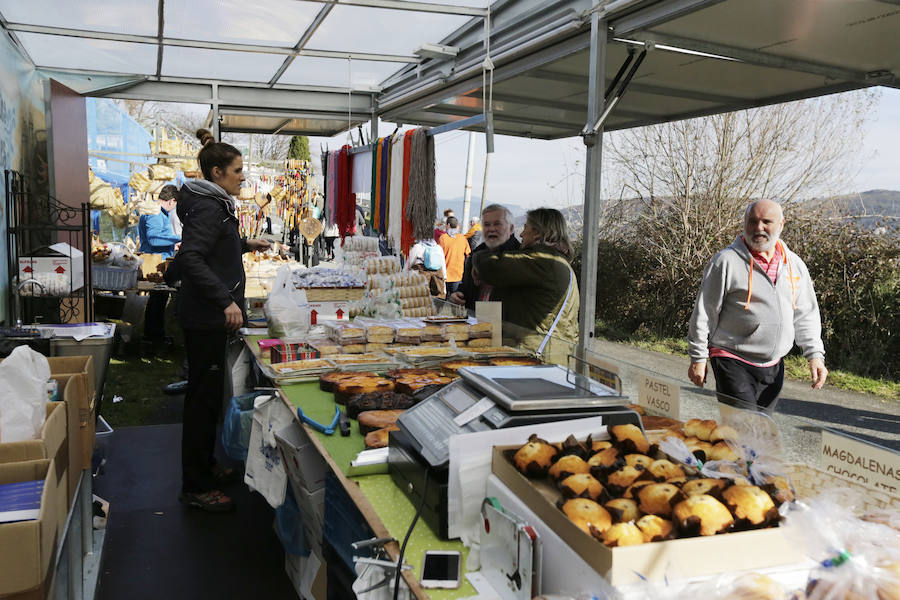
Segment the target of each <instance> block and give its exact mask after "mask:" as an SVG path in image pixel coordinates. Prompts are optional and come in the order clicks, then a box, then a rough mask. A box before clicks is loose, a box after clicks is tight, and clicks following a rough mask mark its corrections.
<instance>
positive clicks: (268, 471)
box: [244, 396, 294, 508]
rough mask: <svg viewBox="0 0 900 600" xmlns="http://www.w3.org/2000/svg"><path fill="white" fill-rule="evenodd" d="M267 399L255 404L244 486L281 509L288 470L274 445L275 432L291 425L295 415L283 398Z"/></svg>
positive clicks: (261, 398)
mask: <svg viewBox="0 0 900 600" xmlns="http://www.w3.org/2000/svg"><path fill="white" fill-rule="evenodd" d="M264 398H265V396H260V397H259V398H257V399H256V403H255V404H254V410H253V423H252V425H251V427H250V448H249V450H248V451H247V470H246V472H245V474H244V483H246V484H247V486H248V487H249V488H250V489H251V490H256V491H257V492H259V493H260V494H262V496H263V498H265V499H266V502H268V503H269V504H270V505H271V506H272V508H278V507H279V506H281V505H282V503H284V493H285V490H286V489H287V471H285V469H284V463H283V462H282V459H281V452H280V451H279V449H278V445H277V444H276V442H275V432H276V431H278V430H279V429H281V428H283V427H287V426H288V425H290V424H291V423H292V422H293V421H294V415H293V413H291V411H290V410H289V409H288V407H287V406H286V405H285V403H284V402H283V401H282V400H281V398H278V397H277V396H276V397H272V398H271V399H270V400H264Z"/></svg>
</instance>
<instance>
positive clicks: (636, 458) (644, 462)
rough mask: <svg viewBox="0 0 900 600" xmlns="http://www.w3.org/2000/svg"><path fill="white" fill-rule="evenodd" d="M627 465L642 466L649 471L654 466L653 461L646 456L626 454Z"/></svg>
mask: <svg viewBox="0 0 900 600" xmlns="http://www.w3.org/2000/svg"><path fill="white" fill-rule="evenodd" d="M625 464H626V465H628V466H629V467H636V466H638V465H640V466H641V468H642V469H648V468H650V465H652V464H653V459H652V458H650V457H649V456H647V455H646V454H626V455H625Z"/></svg>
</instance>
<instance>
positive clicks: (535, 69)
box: [0, 0, 900, 349]
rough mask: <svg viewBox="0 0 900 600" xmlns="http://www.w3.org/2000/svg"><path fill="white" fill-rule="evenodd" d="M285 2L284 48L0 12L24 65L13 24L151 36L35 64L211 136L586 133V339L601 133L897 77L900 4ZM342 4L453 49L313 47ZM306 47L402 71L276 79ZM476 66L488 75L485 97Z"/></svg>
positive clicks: (88, 36) (48, 30)
mask: <svg viewBox="0 0 900 600" xmlns="http://www.w3.org/2000/svg"><path fill="white" fill-rule="evenodd" d="M2 1H3V0H0V2H2ZM60 1H61V0H60ZM123 1H124V0H123ZM196 1H201V2H202V1H211V0H196ZM459 1H460V2H463V1H466V0H459ZM284 2H285V3H287V4H291V5H294V4H296V3H305V4H318V5H321V6H320V7H319V8H318V9H317V11H316V12H315V16H314V17H313V18H312V19H311V21H310V22H309V23H308V24H307V25H306V27H305V29H304V30H303V31H297V32H296V34H297V35H296V38H295V39H297V42H296V43H295V44H293V45H291V46H287V45H284V46H281V45H266V44H252V43H251V44H246V43H231V42H214V41H208V40H199V39H184V38H182V37H176V36H167V35H166V27H167V24H166V22H165V15H166V12H165V6H166V5H165V0H158V4H157V28H156V32H155V35H132V34H126V33H122V32H118V33H115V32H113V33H107V32H101V31H95V30H92V29H91V28H90V27H86V26H84V24H77V23H76V24H73V26H71V27H68V26H67V27H58V26H50V25H48V24H47V23H40V22H37V23H19V22H9V21H8V20H7V19H6V18H4V15H2V14H0V26H2V28H3V29H4V31H5V33H6V34H7V35H8V36H9V37H10V39H11V40H12V41H13V43H14V44H15V45H16V46H18V47H19V49H20V50H21V51H22V53H23V55H24V56H25V57H26V58H27V59H28V60H31V58H30V57H29V55H28V52H27V50H26V46H25V45H23V44H22V42H21V40H20V39H19V37H18V36H19V35H22V36H23V37H24V36H26V35H28V36H33V35H45V36H47V35H52V36H57V37H60V38H72V39H77V40H82V41H84V40H102V41H105V42H107V43H110V44H112V43H120V44H126V45H130V47H134V46H136V45H146V46H155V47H156V50H157V52H156V55H155V58H156V61H155V64H154V67H155V68H154V69H152V70H150V69H149V68H148V69H147V72H141V73H127V72H126V73H122V72H103V71H101V70H98V69H92V68H87V69H81V70H79V69H62V68H60V67H61V65H53V64H49V65H37V66H38V67H40V68H41V69H42V70H44V71H45V72H46V74H48V75H50V76H53V77H56V78H59V79H61V80H62V81H63V82H64V83H66V84H68V85H70V86H71V87H73V88H74V89H76V90H78V91H79V92H81V93H83V94H86V95H93V96H106V97H115V98H133V99H142V100H157V101H166V102H189V103H203V104H209V105H210V106H211V120H212V125H213V127H214V128H216V134H218V132H219V126H220V123H219V121H220V119H221V120H222V123H221V130H222V131H254V132H257V131H258V132H261V133H282V134H308V135H334V134H337V133H339V132H341V131H344V130H346V129H347V128H354V127H357V126H358V125H360V124H361V123H363V122H365V121H370V123H371V128H372V132H371V136H372V138H374V137H377V124H378V118H379V117H381V118H384V119H386V120H391V121H394V122H400V123H406V124H419V125H431V126H439V127H441V129H440V130H450V129H453V128H466V129H469V130H475V131H483V130H486V129H487V130H492V131H494V132H496V133H501V134H506V135H516V136H522V137H535V138H548V139H552V138H560V137H566V136H573V135H581V134H583V139H584V142H585V146H586V165H587V168H586V182H585V205H584V208H585V219H584V222H585V230H584V239H585V242H586V243H585V246H584V251H585V259H584V261H583V270H582V290H581V293H582V302H581V311H582V312H581V315H580V317H581V319H580V320H581V332H580V333H581V339H580V343H581V348H582V349H583V348H584V346H585V345H586V344H589V343H590V338H591V337H592V336H593V322H594V296H595V293H594V288H595V285H596V280H595V278H596V261H597V256H596V244H597V233H598V232H597V226H598V223H597V222H596V221H597V218H596V215H597V208H598V203H599V200H600V199H599V194H600V174H601V173H600V157H601V154H602V133H603V131H611V130H616V129H625V128H630V127H638V126H642V125H649V124H653V123H661V122H667V121H673V120H680V119H685V118H690V117H696V116H702V115H710V114H716V113H721V112H729V111H734V110H739V109H745V108H750V107H756V106H763V105H767V104H773V103H779V102H786V101H790V100H798V99H802V98H810V97H817V96H822V95H826V94H832V93H836V92H842V91H848V90H854V89H859V88H864V87H869V86H874V85H883V86H891V87H900V79H898V74H900V36H897V35H896V31H898V30H900V11H898V10H897V3H898V0H855V1H854V2H821V1H820V0H754V1H753V2H746V0H496V1H494V2H493V3H492V4H491V5H490V7H489V8H484V7H472V6H460V5H454V4H452V3H437V2H435V3H431V2H417V1H411V0H284ZM339 6H340V7H364V8H366V9H373V8H377V9H390V10H395V11H407V12H414V13H415V12H418V13H423V14H425V13H428V14H432V15H445V16H447V15H455V16H465V17H469V20H468V21H466V22H465V23H464V24H462V25H457V26H456V29H455V31H452V32H448V34H447V35H445V37H444V38H443V39H441V40H437V41H439V42H440V44H441V45H444V46H451V47H453V50H454V52H453V53H452V55H448V56H447V57H438V58H423V57H419V56H415V55H413V54H402V53H400V54H398V53H385V52H383V51H382V52H379V51H378V50H377V49H372V51H366V52H358V51H352V52H351V51H349V50H347V51H344V50H341V49H338V50H334V49H326V48H318V49H317V48H315V47H314V45H311V43H313V42H314V40H315V39H316V37H315V36H316V33H317V32H320V31H321V29H322V26H323V25H324V24H327V23H330V21H329V19H331V18H332V17H333V15H334V13H335V8H336V7H339ZM342 10H347V9H346V8H343V9H342ZM310 14H312V11H310ZM458 22H459V21H456V23H458ZM67 25H68V24H67ZM374 25H376V26H377V25H379V24H378V23H376V24H374ZM384 25H385V26H386V28H388V27H389V26H390V25H391V24H390V23H385V24H384ZM485 30H487V31H488V32H489V38H487V39H486V36H485ZM395 33H396V34H397V35H399V34H400V33H401V32H395ZM413 33H415V32H413ZM418 41H420V42H435V41H436V40H418ZM165 48H189V49H202V50H205V51H209V52H240V53H253V54H255V55H269V56H283V57H284V58H283V59H282V61H281V63H280V65H279V66H278V67H277V68H275V69H274V70H273V72H272V73H271V74H270V75H267V76H265V77H260V78H259V79H260V80H259V81H253V82H247V81H231V80H222V79H215V78H209V79H204V78H199V77H176V76H172V75H171V74H170V73H167V72H166V64H165V59H164V50H165ZM635 48H637V49H639V50H642V51H643V50H646V51H647V54H646V60H645V61H644V62H643V64H641V65H640V68H639V69H638V70H637V71H636V73H634V74H633V75H634V77H633V80H631V81H630V83H629V84H628V86H627V88H624V87H623V88H622V89H621V90H620V92H621V93H620V94H619V97H620V98H621V95H622V93H624V91H625V90H626V89H627V91H628V95H627V97H625V98H624V99H621V100H620V101H619V102H618V103H617V104H615V106H613V107H612V109H611V110H610V111H609V114H608V115H604V110H605V108H606V106H605V104H604V91H605V89H606V88H607V86H608V79H609V78H608V76H607V75H608V74H610V73H615V72H616V69H617V68H619V65H622V64H623V62H624V60H625V58H626V56H627V55H628V54H629V53H630V52H633V51H634V49H635ZM423 56H424V55H423ZM304 57H314V58H318V59H335V58H340V59H345V60H349V61H353V60H357V61H375V62H378V63H384V64H391V63H395V64H396V65H397V67H398V68H397V70H396V71H395V72H394V73H393V74H392V75H390V76H388V77H387V78H385V79H384V80H383V81H381V83H380V84H379V85H374V86H373V85H365V86H355V85H354V84H353V82H349V83H348V85H347V86H322V85H319V86H316V85H309V84H304V85H291V84H287V83H284V81H283V80H284V76H285V74H286V73H287V72H288V70H289V69H290V68H291V67H292V65H293V66H296V65H294V63H295V61H297V60H298V59H299V58H304ZM487 59H489V60H487ZM32 64H34V63H33V61H32ZM486 66H489V67H490V71H491V73H492V79H491V80H492V82H493V83H492V88H491V90H492V91H491V97H492V102H491V103H490V104H489V105H487V106H486V102H485V96H486V90H484V89H483V81H484V79H486V78H485V77H484V76H485V73H486V71H485V67H486ZM601 115H603V116H604V117H605V120H601V119H600V117H601ZM479 116H481V117H482V118H479ZM596 124H599V129H598V130H597V132H596V133H594V131H593V129H594V127H595V125H596Z"/></svg>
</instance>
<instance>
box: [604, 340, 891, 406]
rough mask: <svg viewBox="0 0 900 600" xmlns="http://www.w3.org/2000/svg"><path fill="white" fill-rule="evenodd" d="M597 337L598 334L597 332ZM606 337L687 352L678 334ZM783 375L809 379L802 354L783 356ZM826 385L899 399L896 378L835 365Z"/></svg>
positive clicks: (664, 350)
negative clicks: (874, 375)
mask: <svg viewBox="0 0 900 600" xmlns="http://www.w3.org/2000/svg"><path fill="white" fill-rule="evenodd" d="M598 337H600V336H598ZM610 341H614V342H619V343H622V344H630V345H632V346H637V347H638V348H643V349H644V350H652V351H654V352H664V353H666V354H675V355H678V356H685V357H686V356H687V347H688V344H687V340H685V339H682V338H658V337H643V338H636V337H624V336H623V337H619V338H618V339H611V340H610ZM784 366H785V376H786V377H787V378H788V379H793V380H798V381H806V380H808V379H809V366H808V365H807V362H806V359H805V358H803V357H802V356H796V355H789V356H786V357H785V359H784ZM828 385H831V386H834V387H836V388H839V389H842V390H848V391H852V392H860V393H863V394H872V395H874V396H878V397H879V398H885V399H887V400H900V382H898V381H887V380H884V379H872V378H869V377H862V376H860V375H855V374H853V373H849V372H847V371H841V370H838V369H835V370H831V369H829V370H828Z"/></svg>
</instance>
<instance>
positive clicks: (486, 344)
mask: <svg viewBox="0 0 900 600" xmlns="http://www.w3.org/2000/svg"><path fill="white" fill-rule="evenodd" d="M466 347H467V348H490V347H491V338H489V337H484V338H474V339H473V338H471V337H470V338H469V341H468V342H467V343H466Z"/></svg>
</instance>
